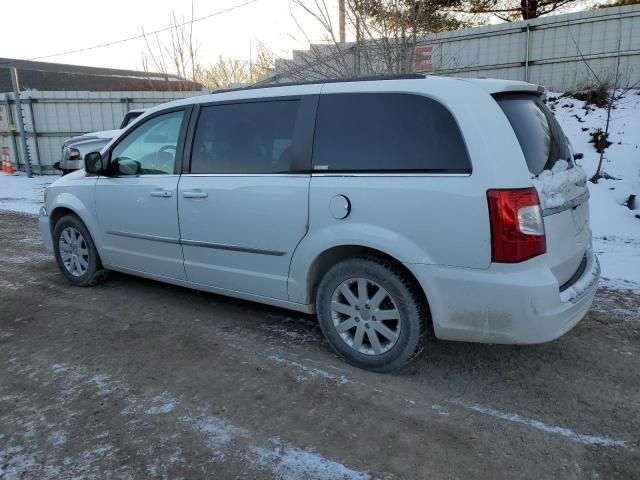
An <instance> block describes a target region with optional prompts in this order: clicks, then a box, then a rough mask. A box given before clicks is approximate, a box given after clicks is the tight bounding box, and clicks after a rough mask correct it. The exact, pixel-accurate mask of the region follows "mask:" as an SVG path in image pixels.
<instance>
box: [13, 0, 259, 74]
mask: <svg viewBox="0 0 640 480" xmlns="http://www.w3.org/2000/svg"><path fill="white" fill-rule="evenodd" d="M258 1H259V0H249V1H247V2H244V3H240V4H238V5H234V6H233V7H229V8H225V9H224V10H219V11H217V12H214V13H211V14H209V15H205V16H204V17H199V18H193V19H191V20H189V21H186V22H182V23H178V24H175V25H170V26H168V27H165V28H160V29H158V30H154V31H152V32H148V33H141V34H140V35H134V36H132V37H127V38H122V39H120V40H114V41H112V42H107V43H101V44H99V45H93V46H91V47H85V48H78V49H76V50H69V51H67V52H61V53H52V54H49V55H42V56H39V57H32V58H27V59H24V60H20V61H35V60H44V59H45V58H53V57H62V56H64V55H71V54H73V53H81V52H88V51H90V50H96V49H98V48H103V47H111V46H113V45H118V44H120V43H125V42H130V41H132V40H138V39H141V38H144V37H145V36H147V35H155V34H156V33H162V32H167V31H169V30H172V29H174V28H179V27H183V26H185V25H189V24H193V23H196V22H201V21H202V20H207V19H209V18H212V17H216V16H218V15H222V14H225V13H229V12H232V11H234V10H238V9H239V8H242V7H246V6H248V5H251V4H252V3H256V2H258ZM12 63H14V62H13V61H11V62H2V63H0V65H10V64H12Z"/></svg>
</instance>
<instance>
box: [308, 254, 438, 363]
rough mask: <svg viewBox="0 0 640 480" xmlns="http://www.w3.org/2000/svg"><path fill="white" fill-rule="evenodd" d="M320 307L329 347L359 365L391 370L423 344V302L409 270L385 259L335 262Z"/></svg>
mask: <svg viewBox="0 0 640 480" xmlns="http://www.w3.org/2000/svg"><path fill="white" fill-rule="evenodd" d="M316 310H317V313H318V319H319V322H320V327H321V328H322V331H323V333H324V335H325V336H326V338H327V340H328V341H329V344H330V345H331V347H332V348H333V349H334V350H335V351H336V353H338V355H340V356H341V357H342V358H344V359H345V360H346V361H348V362H349V363H351V364H353V365H356V366H357V367H360V368H364V369H367V370H373V371H377V372H390V371H392V370H396V369H398V368H400V367H402V366H404V365H406V364H407V363H408V362H410V361H411V360H412V359H414V358H415V357H416V356H417V355H418V354H419V353H420V352H421V351H422V349H423V346H424V337H425V331H426V328H425V326H426V323H427V321H428V310H427V308H426V305H425V302H424V300H423V299H422V297H421V295H419V292H418V291H417V289H416V288H415V286H414V285H413V283H412V282H411V281H410V280H409V279H408V278H407V275H406V274H405V273H404V272H403V271H401V270H400V269H399V268H398V267H396V266H395V265H394V264H392V263H391V262H388V261H385V260H383V259H378V258H354V259H350V260H345V261H343V262H340V263H338V264H336V265H335V266H333V267H332V268H331V269H330V270H329V271H328V272H327V273H326V274H325V276H324V277H323V278H322V280H321V282H320V285H319V287H318V294H317V297H316Z"/></svg>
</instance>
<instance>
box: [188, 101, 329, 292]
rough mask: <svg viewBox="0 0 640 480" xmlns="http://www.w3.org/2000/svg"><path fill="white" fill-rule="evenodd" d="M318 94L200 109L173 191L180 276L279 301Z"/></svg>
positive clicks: (300, 221)
mask: <svg viewBox="0 0 640 480" xmlns="http://www.w3.org/2000/svg"><path fill="white" fill-rule="evenodd" d="M316 104H317V96H315V95H310V96H302V97H276V98H268V99H252V100H243V101H231V102H218V103H213V104H207V105H203V106H202V107H200V108H199V111H198V112H197V115H198V120H197V124H196V125H195V127H193V134H192V140H191V145H190V146H189V147H188V148H190V152H191V155H190V158H189V161H188V163H189V165H186V166H185V173H183V175H182V176H181V178H180V182H179V185H178V214H179V219H180V236H181V243H182V248H183V252H184V267H185V271H186V275H187V279H188V280H189V281H191V282H195V283H198V284H201V285H207V286H209V287H214V288H218V289H224V290H227V291H229V290H230V291H235V292H242V293H246V294H251V295H261V296H265V297H270V298H275V299H279V300H288V294H287V279H288V275H289V264H290V262H291V257H292V254H293V252H294V250H295V249H296V247H297V245H298V243H299V242H300V240H301V239H302V238H303V237H304V235H305V234H306V232H307V227H308V198H309V181H310V162H311V160H310V157H311V143H312V140H313V122H314V119H315V109H316Z"/></svg>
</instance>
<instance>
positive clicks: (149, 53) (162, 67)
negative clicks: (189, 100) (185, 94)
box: [142, 3, 200, 90]
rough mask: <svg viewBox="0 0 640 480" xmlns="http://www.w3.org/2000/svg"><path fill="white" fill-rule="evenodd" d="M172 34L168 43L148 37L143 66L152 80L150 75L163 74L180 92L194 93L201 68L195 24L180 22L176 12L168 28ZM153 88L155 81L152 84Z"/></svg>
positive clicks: (145, 38)
mask: <svg viewBox="0 0 640 480" xmlns="http://www.w3.org/2000/svg"><path fill="white" fill-rule="evenodd" d="M191 20H193V3H192V4H191ZM169 32H170V34H171V37H170V40H169V42H168V43H165V42H163V41H161V40H160V37H159V36H158V34H157V33H156V34H155V35H153V37H150V36H148V35H146V34H145V32H144V29H143V30H142V34H143V35H144V41H145V45H146V50H145V52H143V54H142V66H143V69H144V71H145V72H147V75H148V77H149V79H150V80H151V79H152V74H151V72H154V73H156V74H160V75H161V77H162V78H163V79H164V80H165V81H166V82H169V81H171V82H174V83H172V85H173V86H174V87H175V88H176V89H177V90H192V89H193V82H194V81H197V80H196V79H197V77H198V72H199V71H200V65H199V63H198V60H197V50H198V49H197V46H196V45H195V43H194V40H193V23H192V22H191V21H185V19H182V21H178V19H177V17H176V14H175V12H174V13H173V18H172V22H171V28H170V29H169ZM150 84H151V85H152V86H153V82H150Z"/></svg>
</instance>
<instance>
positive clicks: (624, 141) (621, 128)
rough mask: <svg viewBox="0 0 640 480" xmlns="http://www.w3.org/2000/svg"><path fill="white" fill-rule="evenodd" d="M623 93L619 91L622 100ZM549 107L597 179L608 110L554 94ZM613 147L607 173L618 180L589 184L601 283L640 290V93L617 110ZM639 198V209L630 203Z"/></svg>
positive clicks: (632, 92)
mask: <svg viewBox="0 0 640 480" xmlns="http://www.w3.org/2000/svg"><path fill="white" fill-rule="evenodd" d="M621 93H622V92H619V93H618V95H620V94H621ZM549 106H550V107H551V108H552V110H553V111H554V113H555V116H556V118H557V119H558V121H559V122H560V124H561V125H562V128H563V130H564V131H565V133H566V134H567V136H568V137H569V139H570V140H571V144H572V146H573V150H574V152H576V153H578V152H579V153H583V154H584V158H583V159H582V160H579V161H578V163H579V164H580V165H582V167H583V168H584V169H585V170H586V172H587V176H588V177H589V178H591V177H592V176H593V174H594V173H595V172H596V169H597V167H598V161H599V159H600V154H599V153H598V152H596V149H595V147H594V146H593V144H592V143H589V140H590V139H591V136H590V133H591V132H594V131H595V130H596V129H598V128H601V129H603V130H604V128H605V124H606V119H607V110H606V109H604V108H597V107H595V106H593V105H591V106H585V102H583V101H580V100H576V99H574V98H570V97H562V98H560V95H559V94H549ZM609 141H610V142H612V144H611V146H610V147H609V148H607V149H606V150H605V153H604V160H603V165H604V168H603V170H604V171H605V172H606V173H607V174H608V175H610V176H611V177H614V178H615V180H614V179H608V180H607V179H601V180H599V181H598V183H597V184H593V183H591V182H588V183H587V185H588V186H589V193H590V194H591V199H590V201H589V208H590V217H591V228H592V230H593V245H594V249H595V251H596V253H597V254H598V257H599V258H600V264H601V266H602V281H601V284H603V285H606V286H609V287H612V288H629V289H634V290H640V218H637V217H636V215H640V90H638V89H635V90H629V91H627V92H626V93H624V94H623V96H622V98H620V99H619V100H618V102H617V104H616V108H615V109H613V110H612V111H611V120H610V125H609ZM630 194H635V195H637V198H636V207H635V208H636V209H635V210H629V209H628V208H627V207H626V206H625V205H624V203H625V202H626V201H627V199H628V198H629V195H630Z"/></svg>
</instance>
